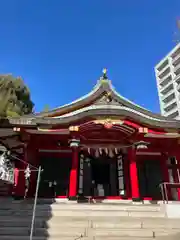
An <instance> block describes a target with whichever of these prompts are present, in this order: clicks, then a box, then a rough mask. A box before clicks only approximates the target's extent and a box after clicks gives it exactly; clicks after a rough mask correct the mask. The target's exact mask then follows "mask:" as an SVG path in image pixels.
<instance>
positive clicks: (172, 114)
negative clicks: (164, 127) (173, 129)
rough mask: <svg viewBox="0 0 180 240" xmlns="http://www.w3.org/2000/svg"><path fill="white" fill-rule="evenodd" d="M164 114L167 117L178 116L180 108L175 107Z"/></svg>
mask: <svg viewBox="0 0 180 240" xmlns="http://www.w3.org/2000/svg"><path fill="white" fill-rule="evenodd" d="M164 116H165V117H170V118H176V117H178V116H179V112H178V109H177V108H174V109H172V110H170V111H169V112H167V113H164Z"/></svg>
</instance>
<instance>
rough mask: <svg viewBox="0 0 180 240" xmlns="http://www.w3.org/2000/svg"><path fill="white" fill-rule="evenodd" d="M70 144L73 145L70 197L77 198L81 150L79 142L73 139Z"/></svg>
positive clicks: (71, 198)
mask: <svg viewBox="0 0 180 240" xmlns="http://www.w3.org/2000/svg"><path fill="white" fill-rule="evenodd" d="M70 146H71V147H72V167H71V171H70V180H69V199H70V200H76V198H77V183H78V168H79V151H78V142H77V140H75V139H73V140H72V141H71V144H70Z"/></svg>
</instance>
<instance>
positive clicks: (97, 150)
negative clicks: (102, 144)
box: [95, 148, 99, 158]
mask: <svg viewBox="0 0 180 240" xmlns="http://www.w3.org/2000/svg"><path fill="white" fill-rule="evenodd" d="M95 157H96V158H98V157H99V149H98V148H97V149H96V150H95Z"/></svg>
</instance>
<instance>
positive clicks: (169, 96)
mask: <svg viewBox="0 0 180 240" xmlns="http://www.w3.org/2000/svg"><path fill="white" fill-rule="evenodd" d="M174 98H175V93H174V89H172V90H171V91H169V92H168V93H167V94H166V95H164V96H162V97H161V99H162V101H163V102H164V103H168V102H170V101H171V100H172V99H174Z"/></svg>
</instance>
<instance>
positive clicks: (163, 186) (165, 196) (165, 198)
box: [159, 182, 180, 204]
mask: <svg viewBox="0 0 180 240" xmlns="http://www.w3.org/2000/svg"><path fill="white" fill-rule="evenodd" d="M168 186H169V187H173V188H174V187H175V188H176V189H177V188H180V182H179V183H172V182H163V183H160V184H159V187H160V189H161V194H162V200H163V203H164V204H165V203H167V204H168V202H169V198H168V190H167V187H168Z"/></svg>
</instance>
